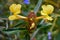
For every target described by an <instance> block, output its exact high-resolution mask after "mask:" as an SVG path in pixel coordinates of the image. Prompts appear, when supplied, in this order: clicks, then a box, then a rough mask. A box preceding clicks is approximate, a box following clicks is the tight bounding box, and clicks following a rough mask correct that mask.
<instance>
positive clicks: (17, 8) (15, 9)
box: [9, 4, 21, 14]
mask: <svg viewBox="0 0 60 40" xmlns="http://www.w3.org/2000/svg"><path fill="white" fill-rule="evenodd" d="M9 9H10V11H11V12H12V13H13V14H19V13H21V5H20V4H12V5H11V6H10V7H9Z"/></svg>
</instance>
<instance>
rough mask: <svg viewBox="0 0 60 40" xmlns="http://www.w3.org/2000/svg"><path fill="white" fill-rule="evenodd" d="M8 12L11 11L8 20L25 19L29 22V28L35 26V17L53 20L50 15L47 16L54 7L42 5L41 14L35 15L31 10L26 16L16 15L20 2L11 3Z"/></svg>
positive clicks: (18, 11)
mask: <svg viewBox="0 0 60 40" xmlns="http://www.w3.org/2000/svg"><path fill="white" fill-rule="evenodd" d="M9 9H10V12H12V14H13V15H11V16H9V20H16V19H26V20H27V21H28V22H29V25H30V27H29V29H33V28H34V27H35V26H36V24H35V23H36V21H37V19H41V18H43V19H47V20H53V19H52V17H50V16H49V14H51V13H52V12H53V10H54V7H53V6H52V5H42V10H41V15H42V16H39V17H37V16H36V15H35V13H34V12H33V11H31V12H30V13H29V15H28V16H27V17H24V16H21V15H18V14H20V13H21V5H20V4H12V5H11V6H10V7H9Z"/></svg>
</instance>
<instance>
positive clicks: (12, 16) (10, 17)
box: [9, 15, 19, 20]
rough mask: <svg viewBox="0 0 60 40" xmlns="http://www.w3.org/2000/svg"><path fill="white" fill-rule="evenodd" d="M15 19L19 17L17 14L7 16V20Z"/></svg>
mask: <svg viewBox="0 0 60 40" xmlns="http://www.w3.org/2000/svg"><path fill="white" fill-rule="evenodd" d="M16 19H19V17H18V16H17V15H11V16H9V20H16Z"/></svg>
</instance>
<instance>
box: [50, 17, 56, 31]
mask: <svg viewBox="0 0 60 40" xmlns="http://www.w3.org/2000/svg"><path fill="white" fill-rule="evenodd" d="M56 21H57V16H56V18H55V20H54V22H53V25H52V27H51V28H50V31H51V32H52V30H53V28H54V27H55V22H56Z"/></svg>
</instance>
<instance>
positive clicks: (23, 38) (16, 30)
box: [0, 0, 60, 40]
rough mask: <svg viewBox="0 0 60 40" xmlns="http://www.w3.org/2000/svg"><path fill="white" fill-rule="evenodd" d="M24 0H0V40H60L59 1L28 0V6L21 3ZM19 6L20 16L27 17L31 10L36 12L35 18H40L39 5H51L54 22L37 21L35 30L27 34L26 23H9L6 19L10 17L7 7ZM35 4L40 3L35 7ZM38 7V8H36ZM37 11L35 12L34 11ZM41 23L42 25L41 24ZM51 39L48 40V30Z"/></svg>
mask: <svg viewBox="0 0 60 40" xmlns="http://www.w3.org/2000/svg"><path fill="white" fill-rule="evenodd" d="M23 2H24V0H0V39H1V40H60V0H30V4H29V5H26V4H24V3H23ZM13 3H15V4H21V5H22V14H21V15H23V16H27V15H28V13H29V12H30V11H31V10H34V12H37V16H40V13H39V12H40V10H41V5H43V4H51V5H53V6H54V12H53V14H52V16H53V18H54V20H53V21H52V22H50V21H48V22H44V20H42V19H41V20H39V21H38V22H37V29H36V30H33V32H32V33H29V31H28V30H27V28H26V27H27V26H28V22H25V21H24V20H15V21H9V20H8V17H9V16H10V15H11V12H10V11H9V6H10V5H11V4H13ZM37 3H38V4H39V3H40V7H39V5H37ZM38 7H39V8H38ZM36 9H37V10H36ZM41 22H42V24H41ZM51 28H52V29H53V30H52V32H51V35H50V36H51V39H48V32H50V29H51Z"/></svg>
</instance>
